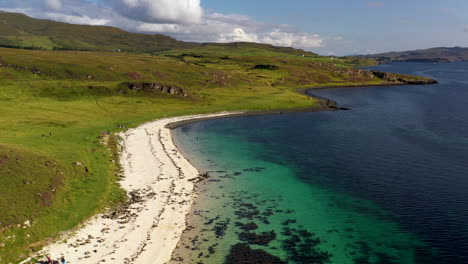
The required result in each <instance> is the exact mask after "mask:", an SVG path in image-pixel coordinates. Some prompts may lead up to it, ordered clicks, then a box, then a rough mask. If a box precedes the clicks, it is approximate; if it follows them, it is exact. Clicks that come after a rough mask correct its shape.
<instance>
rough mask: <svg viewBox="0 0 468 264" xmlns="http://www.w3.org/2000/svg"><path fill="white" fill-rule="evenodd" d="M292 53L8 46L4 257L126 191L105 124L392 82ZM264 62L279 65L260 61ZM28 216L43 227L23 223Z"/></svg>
mask: <svg viewBox="0 0 468 264" xmlns="http://www.w3.org/2000/svg"><path fill="white" fill-rule="evenodd" d="M212 49H216V50H217V51H216V52H213V50H212ZM284 52H286V53H284ZM284 52H283V53H282V52H281V50H278V49H273V50H272V49H267V50H263V51H262V50H261V48H259V47H255V46H252V45H243V44H242V45H237V46H236V47H219V46H216V45H210V47H209V48H206V50H203V49H201V48H197V49H194V50H180V51H171V53H170V54H169V53H166V54H161V55H160V56H156V55H151V54H135V53H99V52H67V51H38V50H36V51H31V50H16V49H5V48H0V57H1V61H0V62H1V64H2V67H0V80H1V82H0V113H2V114H1V115H0V138H2V142H1V143H0V144H1V145H0V159H2V160H8V163H6V164H9V165H7V166H10V167H8V169H2V170H0V179H1V181H2V184H1V185H0V193H2V195H4V196H2V199H4V200H3V201H4V202H0V212H7V213H2V214H0V223H1V224H0V230H1V231H0V257H1V258H2V259H1V260H0V263H3V262H2V261H4V262H6V263H8V262H11V261H15V260H16V259H18V258H19V257H24V256H25V255H27V254H28V253H29V252H30V251H31V250H36V249H37V248H39V247H40V246H41V243H38V241H43V240H44V239H46V238H48V237H53V236H56V235H57V234H58V233H59V232H60V231H62V230H67V229H70V228H72V227H73V226H76V225H77V224H78V223H79V222H80V221H82V220H83V219H86V218H87V217H89V216H90V215H92V214H94V213H96V212H98V211H100V210H103V209H105V208H106V207H108V206H111V205H112V203H113V202H118V201H120V200H122V199H123V197H124V195H123V192H122V191H121V190H120V189H119V188H118V185H117V184H116V183H115V182H116V179H117V176H116V174H117V172H118V168H117V166H116V164H115V163H114V162H111V161H110V160H115V159H116V157H115V156H113V155H112V152H111V151H110V150H109V149H112V148H110V147H109V146H106V145H105V144H102V143H101V141H102V139H101V134H102V132H103V131H108V130H110V131H117V130H118V125H119V124H125V125H126V126H128V127H133V126H137V125H139V124H141V123H143V122H146V121H149V120H153V119H156V118H160V117H164V116H174V115H185V114H195V113H207V112H216V111H221V110H254V109H255V110H257V109H277V108H301V107H310V106H313V105H314V104H315V103H316V102H315V101H314V100H310V99H309V98H307V97H305V96H303V95H299V94H298V93H296V92H295V91H296V90H297V89H299V88H303V87H310V86H320V85H323V86H325V85H326V86H328V85H349V84H359V83H362V84H381V83H383V82H382V81H381V80H379V79H377V78H375V77H374V78H368V77H366V76H363V75H359V74H349V72H350V71H348V70H345V71H343V70H341V71H340V70H339V68H337V66H336V65H339V66H346V67H348V69H349V68H350V67H351V66H353V65H356V64H359V62H356V61H347V60H345V59H344V60H329V59H326V58H321V57H317V56H312V55H311V56H308V57H301V56H297V55H294V53H291V52H290V51H287V50H285V51H284ZM184 53H188V54H192V55H182V54H184ZM167 55H170V56H167ZM247 55H252V56H247ZM226 56H228V57H226ZM258 64H270V65H275V66H277V67H278V69H277V70H262V69H253V68H254V66H255V65H258ZM346 72H348V73H346ZM351 73H357V72H355V71H354V70H351ZM135 79H138V80H135ZM126 81H151V82H158V83H162V84H171V85H176V86H179V87H184V88H185V89H187V90H188V91H189V93H190V94H191V97H189V98H183V97H180V96H171V95H168V94H162V93H159V92H153V93H151V92H146V93H139V92H132V93H127V94H121V93H120V92H119V87H120V86H119V84H120V83H122V82H126ZM89 86H93V87H100V88H99V89H96V88H93V89H90V88H89ZM50 134H51V135H50ZM42 135H44V136H42ZM5 155H7V156H8V157H9V158H2V157H4V156H5ZM16 158H18V159H16ZM13 160H14V161H15V162H13V163H11V161H13ZM74 162H80V163H82V164H83V165H84V166H86V167H87V168H88V169H89V173H86V172H85V169H84V167H82V166H76V165H72V163H74ZM0 166H5V165H4V164H3V163H0ZM47 166H49V167H47ZM13 176H18V178H15V177H13ZM4 182H6V184H3V183H4ZM51 189H54V191H53V192H50V190H51ZM30 193H35V194H37V195H31V194H30ZM44 193H48V194H47V195H45V196H44V195H42V194H44ZM16 196H18V197H21V198H20V199H18V202H17V204H15V205H14V208H10V207H11V203H9V202H5V201H14V200H16V199H17V197H16ZM44 199H45V200H46V201H47V202H44ZM26 220H30V221H31V222H32V223H33V226H32V227H26V228H23V227H24V225H22V224H23V223H24V221H26ZM2 243H3V244H4V247H1V246H2Z"/></svg>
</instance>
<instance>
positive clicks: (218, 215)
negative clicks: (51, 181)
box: [173, 62, 468, 264]
mask: <svg viewBox="0 0 468 264" xmlns="http://www.w3.org/2000/svg"><path fill="white" fill-rule="evenodd" d="M372 69H376V70H381V71H386V72H395V73H404V74H413V75H421V76H426V77H431V78H434V79H437V80H438V81H439V84H436V85H404V86H389V87H362V88H334V89H320V90H311V91H309V93H311V94H314V95H318V96H320V97H325V98H328V99H332V100H335V101H337V103H338V105H339V106H341V107H346V108H349V109H351V110H349V111H325V112H303V113H287V114H277V115H261V116H244V117H233V118H224V119H216V120H206V121H201V122H196V123H191V124H187V125H184V126H182V127H179V128H177V129H175V130H174V131H173V135H174V140H175V142H176V144H177V145H178V146H179V148H180V149H181V150H182V151H183V153H184V155H185V156H186V157H188V158H189V160H190V161H191V162H192V163H193V164H194V165H195V166H196V167H198V168H199V169H200V170H201V171H205V172H207V173H208V175H209V178H208V179H206V180H204V181H203V182H200V183H198V191H199V195H198V198H197V200H196V203H195V204H194V206H193V209H192V212H191V215H190V217H189V219H188V223H187V224H188V229H187V230H186V232H185V233H184V235H183V237H182V240H181V242H180V244H179V247H178V249H177V250H176V252H175V254H174V256H173V262H174V263H177V262H179V263H207V264H211V263H213V264H218V263H219V264H221V263H227V264H230V263H307V264H309V263H336V264H347V263H357V264H366V263H402V264H403V263H404V264H412V263H421V264H431V263H437V264H444V263H447V264H462V263H465V264H466V263H468V62H455V63H440V64H432V63H391V64H385V65H380V66H377V67H374V68H372Z"/></svg>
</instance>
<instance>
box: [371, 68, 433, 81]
mask: <svg viewBox="0 0 468 264" xmlns="http://www.w3.org/2000/svg"><path fill="white" fill-rule="evenodd" d="M371 72H372V74H373V75H374V76H376V77H377V78H379V79H381V80H383V81H387V82H393V83H403V84H435V83H438V82H437V81H436V80H434V79H430V78H425V77H416V76H410V75H404V74H396V73H388V72H382V71H371Z"/></svg>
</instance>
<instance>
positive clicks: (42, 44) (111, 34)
mask: <svg viewBox="0 0 468 264" xmlns="http://www.w3.org/2000/svg"><path fill="white" fill-rule="evenodd" d="M0 45H11V46H18V47H34V48H40V49H49V50H51V49H54V48H59V49H69V50H102V51H104V50H106V51H111V50H113V49H124V50H132V51H148V50H160V49H167V48H169V47H170V48H173V47H180V48H189V47H193V46H195V45H196V44H194V43H187V42H182V41H177V40H175V39H173V38H171V37H168V36H164V35H160V34H154V35H147V34H138V33H129V32H126V31H123V30H121V29H118V28H114V27H106V26H87V25H73V24H67V23H60V22H55V21H52V20H43V19H35V18H31V17H28V16H26V15H23V14H17V13H8V12H0Z"/></svg>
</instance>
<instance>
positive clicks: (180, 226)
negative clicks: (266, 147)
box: [41, 112, 233, 264]
mask: <svg viewBox="0 0 468 264" xmlns="http://www.w3.org/2000/svg"><path fill="white" fill-rule="evenodd" d="M230 114H233V113H228V112H225V113H218V114H210V115H197V116H184V117H174V118H166V119H161V120H156V121H153V122H150V123H146V124H144V125H142V126H140V127H138V128H135V129H130V130H128V131H126V132H123V133H121V137H122V138H123V139H124V140H123V142H122V154H121V161H120V162H121V165H122V167H123V174H124V178H123V180H122V181H121V185H122V188H124V189H125V190H126V191H127V192H128V193H129V194H132V195H130V196H131V199H130V200H131V201H132V202H131V203H130V204H129V206H128V207H127V208H125V210H122V211H123V212H120V213H119V214H114V215H111V214H101V215H98V216H96V217H93V218H92V219H91V220H89V221H88V222H86V223H85V224H84V225H83V226H82V227H81V228H79V229H78V230H77V231H76V232H72V234H69V235H68V237H64V238H62V239H61V240H60V241H59V242H57V243H55V244H52V245H49V246H47V247H46V248H44V250H43V251H42V252H41V253H42V254H48V255H50V256H51V257H52V258H53V259H58V258H59V257H60V256H65V257H66V259H67V261H68V262H69V263H72V264H81V263H82V264H93V263H135V264H157V263H166V262H167V261H169V260H170V259H171V255H172V252H173V251H174V249H175V248H176V246H177V243H178V242H179V239H180V236H181V234H182V232H183V231H184V229H185V227H186V216H187V214H188V213H189V211H190V207H191V205H192V203H193V200H194V198H195V196H196V194H195V190H194V184H193V183H192V181H190V180H192V179H194V178H198V177H199V172H198V171H197V169H196V168H195V167H194V166H192V165H191V164H190V162H189V161H188V160H187V159H186V158H184V157H183V156H182V155H181V154H180V152H179V151H178V150H177V149H176V147H175V145H174V143H173V141H172V138H171V132H170V130H169V129H168V128H165V126H166V125H167V124H170V123H174V122H178V121H185V120H190V119H194V118H211V117H219V116H224V115H230Z"/></svg>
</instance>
